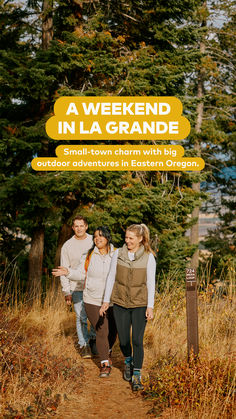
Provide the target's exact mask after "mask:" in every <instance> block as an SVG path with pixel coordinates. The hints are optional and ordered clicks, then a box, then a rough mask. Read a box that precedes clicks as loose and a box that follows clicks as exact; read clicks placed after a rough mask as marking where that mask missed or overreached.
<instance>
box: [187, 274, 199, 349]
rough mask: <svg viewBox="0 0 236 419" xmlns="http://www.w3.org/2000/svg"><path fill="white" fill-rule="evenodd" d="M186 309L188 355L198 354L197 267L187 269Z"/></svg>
mask: <svg viewBox="0 0 236 419" xmlns="http://www.w3.org/2000/svg"><path fill="white" fill-rule="evenodd" d="M186 311H187V341H188V357H189V356H190V354H191V351H192V352H193V354H194V355H198V351H199V347H198V307H197V275H196V269H194V268H187V269H186Z"/></svg>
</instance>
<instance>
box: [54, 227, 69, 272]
mask: <svg viewBox="0 0 236 419" xmlns="http://www.w3.org/2000/svg"><path fill="white" fill-rule="evenodd" d="M71 234H72V229H71V226H69V225H68V224H66V223H64V224H63V226H62V228H61V231H60V233H59V238H58V243H57V250H56V256H55V260H54V265H55V267H57V266H58V265H60V256H61V248H62V246H63V244H64V243H65V241H66V240H68V239H70V237H71Z"/></svg>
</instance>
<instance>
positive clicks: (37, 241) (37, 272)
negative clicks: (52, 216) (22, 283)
mask: <svg viewBox="0 0 236 419" xmlns="http://www.w3.org/2000/svg"><path fill="white" fill-rule="evenodd" d="M43 249H44V227H43V226H40V227H38V228H35V230H34V231H33V235H32V240H31V248H30V252H29V276H28V287H27V288H28V295H29V297H30V299H31V301H33V300H35V299H36V298H40V296H41V279H42V271H43Z"/></svg>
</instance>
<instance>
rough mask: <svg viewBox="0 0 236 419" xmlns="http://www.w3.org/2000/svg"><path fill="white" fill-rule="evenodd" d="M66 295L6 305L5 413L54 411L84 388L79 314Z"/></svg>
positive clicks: (0, 396) (0, 316)
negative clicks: (76, 316)
mask: <svg viewBox="0 0 236 419" xmlns="http://www.w3.org/2000/svg"><path fill="white" fill-rule="evenodd" d="M60 294H61V293H60V292H59V293H58V294H57V296H55V293H54V292H53V291H50V292H48V294H47V297H46V300H45V302H44V304H43V305H40V304H38V303H35V304H34V305H33V306H31V307H29V306H27V305H26V304H20V303H18V304H17V305H14V306H13V307H12V306H11V307H10V306H3V307H2V308H1V309H0V311H1V312H0V342H1V351H0V355H1V358H0V367H1V369H2V374H1V379H0V390H1V393H0V402H1V403H0V405H1V407H0V416H1V417H6V418H12V417H18V418H27V417H34V418H37V417H46V416H52V415H53V414H54V413H55V412H56V409H57V407H58V405H59V403H63V402H64V400H68V399H70V400H71V399H72V398H75V397H76V392H77V391H79V389H80V387H81V384H82V380H83V366H82V363H81V361H80V357H79V356H78V352H77V349H76V335H75V319H74V313H72V312H71V311H69V309H67V307H66V305H65V303H64V301H63V298H62V296H61V295H60Z"/></svg>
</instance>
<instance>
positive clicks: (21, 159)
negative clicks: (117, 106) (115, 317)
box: [0, 0, 236, 419]
mask: <svg viewBox="0 0 236 419" xmlns="http://www.w3.org/2000/svg"><path fill="white" fill-rule="evenodd" d="M235 26H236V2H235V0H215V1H214V0H209V1H204V0H189V1H187V0H179V1H173V0H166V1H164V0H156V1H154V0H146V1H141V0H112V1H111V0H108V1H103V0H58V1H55V0H22V1H20V0H15V1H14V0H0V29H1V30H0V96H1V101H0V132H1V134H0V178H1V183H0V295H1V302H0V303H1V304H0V341H1V344H2V348H3V349H2V350H0V354H1V361H0V364H1V368H2V375H1V376H0V400H1V404H2V407H0V416H1V417H3V418H28V417H35V418H38V417H39V418H42V417H45V418H46V417H50V416H54V415H55V416H58V418H66V417H72V418H78V417H81V418H90V417H96V413H95V414H94V415H95V416H89V414H88V413H85V414H84V416H82V415H81V416H79V415H78V414H77V413H75V412H76V409H77V407H76V397H80V396H78V394H82V393H80V392H82V387H83V385H84V384H83V383H84V382H89V380H90V381H92V380H93V378H91V377H90V376H88V374H91V375H92V374H94V373H93V370H92V368H93V367H94V366H93V367H92V366H91V365H90V366H89V367H88V370H89V371H88V372H86V371H84V364H83V360H80V358H79V355H78V354H77V353H76V350H75V348H74V344H73V342H74V334H75V321H74V317H73V316H74V313H73V311H69V310H68V309H67V307H66V306H65V303H64V300H63V297H62V294H61V287H60V283H59V281H57V280H55V279H52V275H51V271H52V269H53V268H54V267H56V266H58V265H59V261H60V251H61V247H62V245H63V243H64V242H65V241H66V240H68V239H69V238H70V237H71V236H72V230H71V223H72V219H73V218H74V217H75V216H76V215H77V214H82V215H83V216H85V217H86V219H87V220H88V225H89V229H88V232H89V233H90V234H93V232H94V230H95V229H96V227H97V226H98V225H105V226H108V227H109V228H110V230H111V232H112V240H113V243H114V245H115V246H116V247H120V246H121V245H122V244H123V243H124V235H125V230H126V227H127V226H129V225H131V224H140V223H145V224H146V225H147V226H148V227H149V230H150V237H151V244H152V248H153V249H154V251H155V254H156V260H157V275H156V306H155V317H154V320H153V322H152V324H151V325H150V324H149V325H148V326H147V329H146V334H145V348H146V349H145V350H146V352H145V353H147V358H146V361H145V362H146V364H145V373H146V382H145V384H144V391H143V392H142V395H139V396H137V400H136V399H134V400H133V399H132V397H134V396H132V394H131V396H130V399H128V401H127V402H129V403H130V406H131V410H132V409H135V408H136V409H137V411H135V410H134V411H133V413H132V414H130V416H129V415H128V413H127V415H126V413H124V412H123V411H122V410H121V411H120V413H119V409H118V407H115V404H114V403H113V404H112V402H111V406H112V409H113V410H112V412H113V413H112V412H110V411H109V410H108V411H105V410H104V412H103V413H102V412H101V414H100V417H101V418H105V417H107V412H108V414H109V415H110V417H112V418H113V417H114V418H118V417H120V418H123V417H124V418H129V417H130V418H132V417H135V416H136V417H137V418H142V417H143V418H144V417H163V418H173V419H174V418H176V419H181V418H193V419H195V418H196V419H197V418H206V417H207V418H212V419H217V418H233V417H235V416H234V414H235V415H236V390H235V381H236V375H235V371H236V368H235V359H236V358H235V357H236V330H235V324H236V314H235V307H236V306H235V302H236V293H235V291H236V290H235V260H236V241H235V181H236V162H235V156H236V148H235V145H236V141H235V139H236V138H235V137H236V126H235V74H236V71H235V62H236V51H235V43H236V32H235ZM62 96H82V97H87V96H106V97H111V96H120V97H123V96H126V97H127V96H145V97H146V96H150V97H153V96H156V97H157V96H158V97H159V96H163V97H164V96H168V97H169V96H174V97H177V98H178V99H180V101H181V102H182V105H183V115H184V116H185V117H186V118H187V119H188V121H189V122H190V125H191V131H190V134H189V135H188V137H187V138H185V139H183V141H180V142H175V143H174V144H177V143H178V144H180V145H181V146H183V147H184V150H185V156H190V157H193V156H195V157H201V158H202V159H204V161H205V168H204V169H203V170H201V171H199V172H197V171H188V170H185V171H177V170H176V171H161V170H160V171H159V170H157V171H154V170H152V171H148V170H147V171H144V170H142V171H141V170H140V171H112V170H110V171H109V170H108V171H89V170H87V171H80V170H75V171H60V170H57V171H35V170H33V169H32V167H31V161H32V160H33V159H34V158H35V157H55V149H56V147H57V146H58V145H61V144H67V145H70V144H73V145H75V144H77V145H78V144H87V143H88V142H86V141H85V140H82V141H79V140H78V141H77V140H75V141H74V140H73V141H70V140H69V141H62V140H58V141H55V140H54V139H52V138H50V137H49V136H48V135H47V134H46V130H45V124H46V122H47V120H48V119H49V118H50V117H51V116H52V115H53V107H54V104H55V102H56V100H57V99H59V98H60V97H62ZM157 143H158V144H170V141H168V140H163V141H160V142H157V141H155V142H152V141H151V140H142V141H134V140H128V141H127V142H124V141H116V140H109V141H92V144H94V145H96V144H108V145H116V144H122V145H125V144H127V145H128V144H139V145H145V144H146V145H150V144H157ZM202 219H205V220H209V223H211V224H210V228H208V227H209V224H208V225H207V227H206V229H205V231H204V234H201V220H202ZM187 267H192V268H195V269H196V272H197V277H198V299H199V336H200V337H199V339H200V352H199V353H200V356H199V360H197V361H196V360H195V359H192V360H190V361H189V360H188V361H187V360H186V319H185V317H186V314H185V269H186V268H187ZM62 324H63V325H64V326H63V327H62V326H61V325H62ZM164 331H165V333H164ZM65 347H67V349H65ZM116 351H117V353H115V356H117V359H119V357H120V355H119V348H118V345H117V349H116ZM27 359H28V361H27ZM45 359H46V361H45ZM119 362H120V361H118V360H117V365H118V366H119ZM114 364H115V367H116V358H115V363H114ZM117 368H118V367H117ZM113 369H114V370H116V368H113ZM117 371H118V369H117ZM86 374H87V375H86ZM114 374H115V372H114ZM117 374H118V373H117ZM95 375H96V372H95ZM88 377H90V378H89V379H88ZM96 379H97V378H96ZM86 380H87V381H86ZM116 380H117V382H118V383H119V384H117V386H118V387H119V386H121V385H122V379H120V378H119V377H118V378H117V377H116ZM86 385H87V386H88V393H91V394H92V393H93V392H94V391H95V390H94V388H92V387H91V388H90V387H89V384H86ZM91 385H92V384H91ZM94 385H95V384H94ZM105 386H107V387H104V394H107V397H108V395H109V391H110V390H109V383H108V382H107V383H106V384H105ZM24 389H26V391H25V392H24ZM118 390H119V388H118ZM118 390H117V389H115V390H114V391H117V392H118ZM76 392H77V393H76ZM106 392H107V393H106ZM26 393H27V395H26ZM131 393H132V392H131ZM76 394H77V396H76ZM115 394H116V393H115ZM88 397H89V396H88ZM97 397H99V396H97ZM114 397H117V399H119V398H120V397H121V399H120V400H121V405H123V404H124V406H125V403H126V401H122V396H121V395H119V393H117V394H116V396H114ZM79 400H80V399H79ZM80 402H81V403H82V405H83V401H82V399H81V401H80ZM89 403H90V404H91V405H92V401H90V402H89ZM94 403H95V402H94ZM106 403H108V404H109V402H106ZM132 403H133V404H132ZM136 403H140V408H139V407H138V404H137V406H136V407H135V404H136ZM142 403H148V408H147V409H146V410H145V409H144V405H143V404H142ZM63 406H64V408H65V410H66V411H68V416H66V415H65V413H63V410H60V409H62V408H63ZM71 406H73V409H74V410H70V409H72V407H71ZM145 406H146V405H145ZM84 409H85V408H84ZM107 409H108V407H107ZM117 409H118V410H117ZM86 412H87V411H86ZM122 412H123V413H122ZM135 412H136V413H135ZM69 413H70V416H69Z"/></svg>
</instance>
